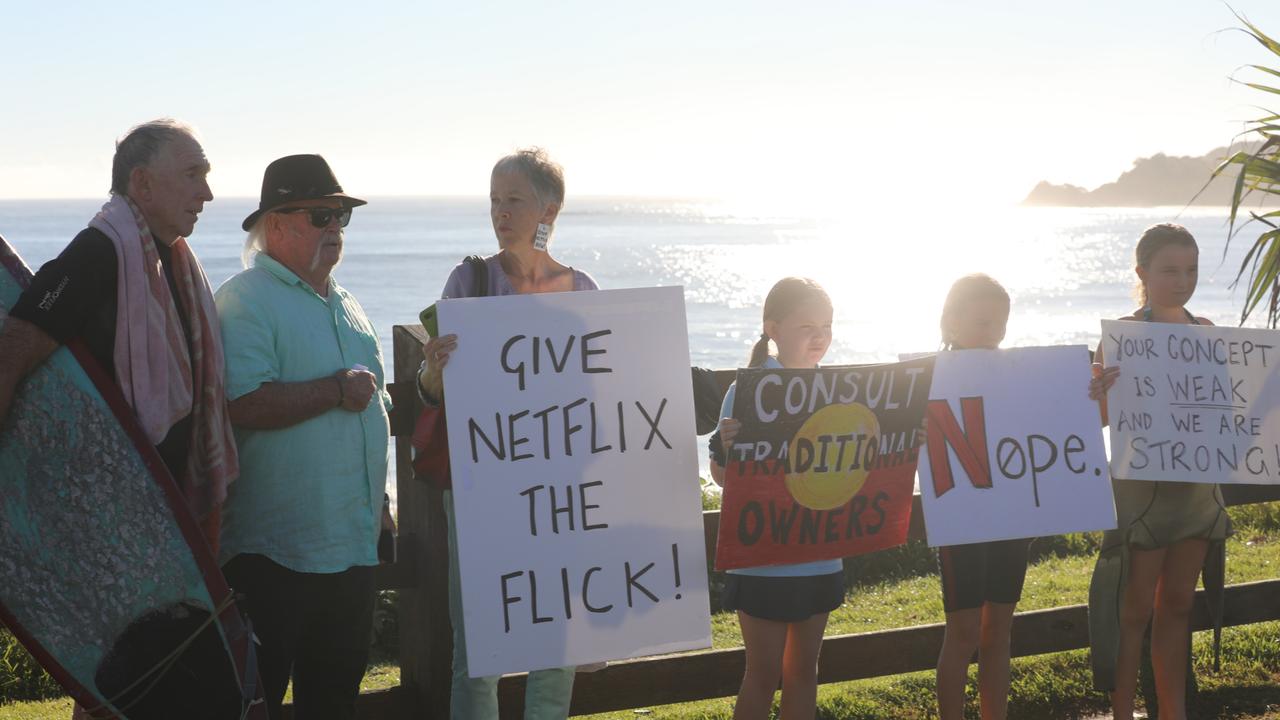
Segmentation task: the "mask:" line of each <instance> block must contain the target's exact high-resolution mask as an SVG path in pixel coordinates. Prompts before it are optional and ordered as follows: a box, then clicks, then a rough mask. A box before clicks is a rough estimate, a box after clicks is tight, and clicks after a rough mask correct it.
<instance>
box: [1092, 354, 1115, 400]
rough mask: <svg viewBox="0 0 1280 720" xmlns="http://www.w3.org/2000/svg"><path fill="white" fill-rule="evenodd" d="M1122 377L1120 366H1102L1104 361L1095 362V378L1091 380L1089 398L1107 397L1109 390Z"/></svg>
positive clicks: (1099, 398)
mask: <svg viewBox="0 0 1280 720" xmlns="http://www.w3.org/2000/svg"><path fill="white" fill-rule="evenodd" d="M1119 377H1120V368H1118V367H1110V368H1104V367H1102V363H1094V364H1093V379H1092V380H1090V381H1089V399H1090V400H1099V401H1100V400H1103V399H1105V398H1106V397H1107V391H1108V390H1110V389H1111V386H1112V385H1115V384H1116V380H1117V379H1118V378H1119Z"/></svg>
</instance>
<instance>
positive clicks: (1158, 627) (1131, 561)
mask: <svg viewBox="0 0 1280 720" xmlns="http://www.w3.org/2000/svg"><path fill="white" fill-rule="evenodd" d="M1136 255H1137V267H1136V268H1135V271H1136V272H1137V274H1138V280H1139V285H1138V294H1139V299H1140V300H1141V301H1142V307H1141V308H1140V309H1138V310H1136V311H1135V312H1134V313H1133V314H1132V315H1130V316H1128V317H1126V318H1122V319H1124V320H1139V321H1142V322H1167V323H1183V324H1186V323H1190V324H1194V325H1211V324H1212V323H1210V322H1209V321H1208V320H1206V319H1205V318H1198V317H1196V316H1194V315H1192V314H1191V313H1190V312H1189V311H1188V310H1187V309H1186V304H1187V301H1188V300H1190V299H1191V295H1192V294H1193V293H1194V292H1195V289H1196V274H1197V271H1198V268H1199V260H1200V251H1199V248H1198V247H1197V246H1196V241H1195V238H1193V237H1192V236H1191V233H1189V232H1187V229H1186V228H1184V227H1182V226H1180V225H1172V224H1162V225H1154V226H1152V227H1150V228H1147V230H1146V232H1144V233H1143V234H1142V239H1141V240H1139V241H1138V249H1137V253H1136ZM1096 359H1097V362H1095V363H1094V379H1093V381H1092V382H1091V383H1090V384H1089V396H1090V397H1092V398H1094V399H1096V400H1097V401H1098V402H1099V404H1100V406H1101V411H1102V421H1103V424H1104V425H1105V424H1106V423H1107V398H1106V393H1107V390H1108V389H1109V388H1110V387H1111V386H1112V385H1114V384H1115V382H1116V378H1117V377H1118V376H1119V368H1106V369H1104V368H1103V367H1102V350H1101V348H1099V350H1098V356H1097V358H1096ZM1113 486H1114V489H1115V498H1116V516H1117V518H1118V520H1119V529H1117V530H1110V531H1108V532H1107V533H1106V534H1105V535H1104V536H1103V539H1102V551H1101V554H1100V555H1099V557H1098V562H1097V565H1096V566H1095V567H1094V571H1093V581H1092V582H1091V584H1090V586H1089V642H1090V645H1091V657H1092V662H1093V677H1094V684H1095V685H1097V686H1098V688H1099V689H1102V690H1108V691H1110V692H1111V705H1112V708H1113V709H1114V712H1115V717H1116V720H1125V719H1126V718H1132V717H1133V699H1134V694H1135V689H1136V686H1137V681H1138V661H1139V658H1140V656H1141V652H1142V636H1143V633H1144V632H1145V631H1146V627H1147V622H1148V621H1151V665H1152V668H1153V669H1154V671H1155V683H1156V698H1157V700H1158V701H1159V704H1160V717H1161V718H1169V719H1170V720H1183V719H1184V718H1186V717H1187V711H1186V682H1187V675H1186V673H1187V665H1188V662H1187V660H1188V658H1187V652H1188V649H1189V647H1190V641H1189V632H1190V626H1189V623H1190V616H1191V608H1192V603H1193V600H1194V598H1195V587H1196V579H1197V578H1198V577H1199V575H1200V568H1201V567H1202V566H1203V565H1204V560H1205V556H1206V553H1207V552H1208V548H1209V544H1210V542H1220V541H1222V540H1224V539H1225V538H1226V537H1227V535H1228V534H1229V533H1230V521H1229V519H1228V517H1227V513H1226V509H1225V507H1224V505H1223V501H1222V492H1221V491H1220V490H1219V489H1218V486H1217V485H1216V484H1213V483H1181V482H1156V481H1150V480H1137V479H1119V478H1115V479H1113Z"/></svg>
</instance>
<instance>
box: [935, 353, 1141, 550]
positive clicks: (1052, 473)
mask: <svg viewBox="0 0 1280 720" xmlns="http://www.w3.org/2000/svg"><path fill="white" fill-rule="evenodd" d="M1089 364H1090V358H1089V349H1088V348H1086V347H1084V346H1068V347H1035V348H1016V349H1010V350H956V351H950V352H943V353H939V354H938V359H937V365H936V366H935V368H934V371H933V386H932V388H931V389H930V391H929V412H928V418H929V426H928V427H929V442H928V443H927V445H926V450H925V452H924V453H923V455H924V457H922V458H921V460H920V496H921V498H920V499H921V504H922V505H923V509H924V519H925V529H926V530H927V532H928V535H929V544H930V545H931V546H934V547H937V546H940V545H963V544H966V543H975V542H987V541H992V540H1012V539H1014V538H1028V537H1036V536H1040V535H1060V534H1062V533H1069V532H1084V531H1089V530H1110V529H1112V528H1114V527H1115V526H1116V509H1115V502H1114V500H1113V499H1112V494H1111V478H1110V477H1109V476H1108V474H1107V457H1106V454H1105V452H1104V450H1103V443H1102V425H1101V423H1100V422H1099V420H1098V404H1097V403H1096V402H1094V401H1093V400H1090V399H1089V396H1088V389H1089Z"/></svg>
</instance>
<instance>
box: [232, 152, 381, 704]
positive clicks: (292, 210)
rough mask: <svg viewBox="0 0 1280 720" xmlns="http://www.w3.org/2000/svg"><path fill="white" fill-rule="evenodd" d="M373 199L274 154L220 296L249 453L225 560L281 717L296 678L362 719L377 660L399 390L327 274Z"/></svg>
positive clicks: (309, 691)
mask: <svg viewBox="0 0 1280 720" xmlns="http://www.w3.org/2000/svg"><path fill="white" fill-rule="evenodd" d="M364 204H365V201H364V200H360V199H357V198H354V197H351V196H349V195H347V194H346V193H344V192H343V190H342V186H341V185H339V184H338V180H337V178H336V177H334V174H333V171H332V170H331V169H330V168H329V165H328V163H327V162H325V160H324V158H322V157H320V156H319V155H291V156H288V157H284V158H280V159H279V160H276V161H274V162H272V163H271V164H270V165H268V166H267V169H266V172H265V174H264V176H263V181H262V194H261V198H260V202H259V205H258V209H257V210H255V211H254V212H253V213H251V214H250V215H249V216H248V217H247V218H245V221H244V223H243V226H242V227H243V228H244V229H245V230H247V231H248V232H249V234H248V237H247V239H246V243H245V253H244V260H245V265H246V268H247V269H246V270H244V271H243V272H241V273H239V274H237V275H236V276H234V277H232V278H231V279H230V280H228V281H227V282H226V283H225V284H223V285H222V287H220V288H218V292H217V293H216V298H217V304H218V312H219V317H220V320H221V323H222V338H223V345H224V347H225V348H226V355H227V397H228V398H229V399H230V414H231V423H232V425H233V426H234V428H235V435H236V441H237V443H238V445H239V447H240V465H241V476H240V480H239V481H237V483H236V486H235V488H234V489H233V491H232V492H230V493H229V494H228V497H227V504H226V509H225V512H224V520H223V542H222V558H221V559H222V561H223V571H224V573H225V574H226V576H227V580H228V582H229V583H230V584H231V586H232V587H233V588H235V589H236V590H237V591H239V592H242V593H244V594H245V603H244V607H245V609H246V611H247V612H248V614H249V617H250V619H252V621H253V628H254V632H255V633H256V634H257V636H258V638H259V640H260V641H261V645H260V647H259V653H258V657H259V662H260V667H261V675H262V682H263V689H264V694H265V697H266V700H267V707H268V712H269V713H270V715H271V716H272V717H273V718H278V717H280V706H281V703H282V701H283V698H284V693H285V687H286V686H287V685H288V683H289V679H290V677H291V676H292V679H293V701H294V708H295V717H298V718H300V719H303V720H305V719H308V718H352V717H355V699H356V695H358V694H359V691H360V680H361V678H363V677H364V671H365V665H366V663H367V661H368V649H369V634H370V627H371V623H372V619H373V601H374V585H373V566H375V565H377V563H378V558H377V549H376V546H377V540H378V533H379V528H380V525H381V523H380V519H381V515H382V500H383V492H384V486H385V484H386V476H387V448H388V440H389V436H390V435H389V427H388V422H387V408H388V407H389V406H390V399H389V396H388V395H387V394H386V392H385V389H384V377H383V364H382V353H381V351H380V349H379V346H378V334H377V331H376V330H375V329H374V327H373V324H372V323H370V322H369V319H368V318H367V317H366V316H365V314H364V311H363V310H362V309H361V307H360V304H359V303H358V302H356V299H355V298H354V297H353V296H352V295H351V294H350V293H348V292H347V291H346V290H344V289H343V288H342V287H341V286H340V285H338V284H337V282H335V281H334V279H333V276H332V273H333V269H334V268H335V267H337V265H338V263H339V261H341V259H342V252H343V242H344V239H345V237H344V235H345V234H344V228H346V227H347V224H348V223H349V222H350V220H351V212H352V208H355V207H359V206H361V205H364Z"/></svg>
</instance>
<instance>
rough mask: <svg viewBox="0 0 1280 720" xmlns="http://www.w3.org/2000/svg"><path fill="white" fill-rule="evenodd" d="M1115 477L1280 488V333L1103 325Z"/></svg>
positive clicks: (1118, 323) (1119, 323) (1117, 323)
mask: <svg viewBox="0 0 1280 720" xmlns="http://www.w3.org/2000/svg"><path fill="white" fill-rule="evenodd" d="M1102 353H1103V362H1104V364H1105V365H1106V366H1107V367H1119V368H1120V377H1119V378H1118V379H1117V380H1116V384H1115V385H1113V386H1112V387H1111V390H1110V391H1108V392H1107V411H1108V414H1109V416H1110V417H1109V419H1110V421H1111V474H1112V476H1113V477H1116V478H1126V479H1136V480H1170V481H1174V482H1216V483H1249V484H1276V483H1280V374H1278V373H1277V372H1276V364H1277V363H1278V362H1280V333H1277V332H1276V331H1275V330H1259V329H1254V328H1227V327H1213V326H1206V325H1190V324H1185V325H1184V324H1177V323H1147V322H1135V321H1126V320H1103V321H1102Z"/></svg>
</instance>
